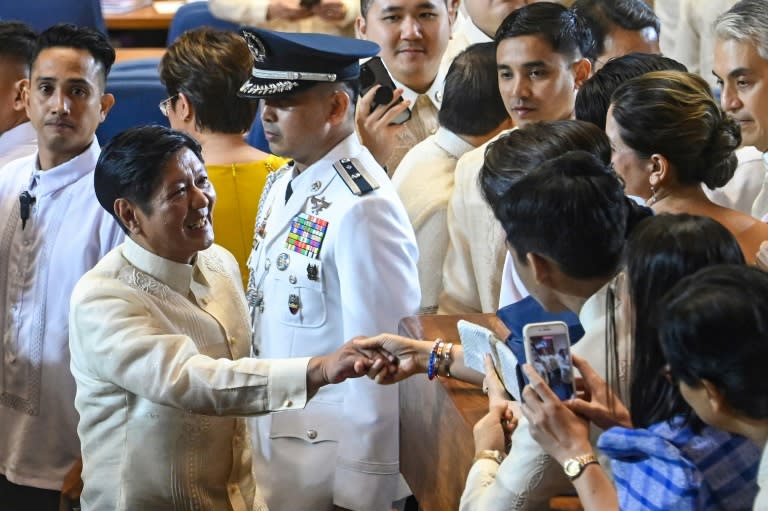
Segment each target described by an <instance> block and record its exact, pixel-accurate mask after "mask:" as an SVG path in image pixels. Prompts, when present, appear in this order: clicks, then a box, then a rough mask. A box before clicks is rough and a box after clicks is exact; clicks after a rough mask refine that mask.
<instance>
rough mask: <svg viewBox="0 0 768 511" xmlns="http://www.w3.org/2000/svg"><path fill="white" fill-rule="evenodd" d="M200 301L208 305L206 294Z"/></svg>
mask: <svg viewBox="0 0 768 511" xmlns="http://www.w3.org/2000/svg"><path fill="white" fill-rule="evenodd" d="M200 302H201V303H202V304H203V305H208V297H206V296H204V297H202V298H200Z"/></svg>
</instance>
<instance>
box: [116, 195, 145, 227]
mask: <svg viewBox="0 0 768 511" xmlns="http://www.w3.org/2000/svg"><path fill="white" fill-rule="evenodd" d="M112 207H113V208H114V210H115V216H117V218H119V219H120V222H121V223H122V224H123V225H124V226H125V228H126V229H128V231H129V232H130V233H131V234H133V235H137V234H141V224H140V222H139V218H138V215H137V214H136V213H137V212H136V206H135V205H134V204H133V203H132V202H130V201H128V200H127V199H124V198H122V197H121V198H119V199H115V203H114V205H113V206H112Z"/></svg>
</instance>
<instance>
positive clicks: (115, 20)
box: [104, 5, 175, 30]
mask: <svg viewBox="0 0 768 511" xmlns="http://www.w3.org/2000/svg"><path fill="white" fill-rule="evenodd" d="M174 14H175V13H172V12H157V10H155V8H154V7H153V6H151V5H150V6H147V7H141V8H139V9H136V10H134V11H130V12H126V13H122V14H104V22H105V23H106V25H107V28H108V29H109V30H168V27H170V26H171V20H172V19H173V15H174Z"/></svg>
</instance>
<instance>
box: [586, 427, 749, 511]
mask: <svg viewBox="0 0 768 511" xmlns="http://www.w3.org/2000/svg"><path fill="white" fill-rule="evenodd" d="M682 424H683V421H682V419H681V418H679V417H678V418H675V419H673V420H672V421H670V422H661V423H658V424H654V425H653V426H651V427H650V428H648V429H626V428H618V427H616V428H611V429H609V430H607V431H605V432H604V433H603V434H602V435H601V436H600V440H599V441H598V444H597V446H598V448H599V449H600V450H601V451H602V452H603V453H604V454H605V455H606V456H608V457H609V458H610V459H611V470H612V472H613V477H614V481H615V484H616V490H617V492H618V496H619V508H620V509H621V510H622V511H635V510H652V511H655V510H658V511H666V510H670V509H674V510H675V511H684V510H707V511H715V510H728V511H739V510H744V511H749V510H751V509H752V503H753V502H754V500H755V495H756V494H757V470H758V466H759V463H760V449H759V448H758V447H757V446H756V445H755V444H754V443H752V442H751V441H749V440H747V439H746V438H744V437H741V436H737V435H733V434H730V433H725V432H723V431H718V430H716V429H714V428H710V427H709V426H705V427H704V429H702V430H701V431H700V432H699V433H698V434H697V433H695V432H694V431H692V430H691V428H689V427H687V426H683V425H682Z"/></svg>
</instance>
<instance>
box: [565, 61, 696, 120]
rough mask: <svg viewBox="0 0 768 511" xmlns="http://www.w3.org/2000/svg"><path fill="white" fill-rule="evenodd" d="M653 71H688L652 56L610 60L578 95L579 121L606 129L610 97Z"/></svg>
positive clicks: (577, 109) (679, 64)
mask: <svg viewBox="0 0 768 511" xmlns="http://www.w3.org/2000/svg"><path fill="white" fill-rule="evenodd" d="M651 71H688V69H687V68H686V67H685V65H683V64H681V63H680V62H678V61H676V60H673V59H671V58H669V57H662V56H661V55H654V54H650V53H630V54H628V55H624V56H622V57H617V58H615V59H611V60H609V61H608V62H606V64H605V65H604V66H603V67H601V68H600V69H599V70H598V71H597V72H596V73H595V74H594V75H592V76H591V77H590V78H589V79H588V80H587V81H586V82H584V84H583V85H582V86H581V87H580V88H579V91H578V92H577V93H576V103H575V112H576V118H577V119H580V120H582V121H587V122H591V123H593V124H595V125H597V126H598V127H600V129H603V130H604V129H605V118H606V117H607V115H608V107H609V106H610V104H611V96H612V95H613V92H614V91H615V90H616V88H617V87H618V86H619V85H621V84H622V83H624V82H626V81H627V80H630V79H632V78H635V77H637V76H641V75H644V74H645V73H649V72H651Z"/></svg>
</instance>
